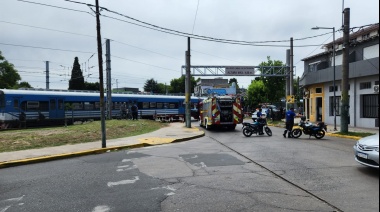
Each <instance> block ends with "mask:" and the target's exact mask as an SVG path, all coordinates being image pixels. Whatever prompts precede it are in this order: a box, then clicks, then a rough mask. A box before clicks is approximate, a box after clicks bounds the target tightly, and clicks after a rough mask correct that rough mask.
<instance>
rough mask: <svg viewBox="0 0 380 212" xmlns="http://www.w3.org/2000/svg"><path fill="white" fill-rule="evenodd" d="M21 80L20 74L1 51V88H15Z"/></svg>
mask: <svg viewBox="0 0 380 212" xmlns="http://www.w3.org/2000/svg"><path fill="white" fill-rule="evenodd" d="M19 80H21V77H20V75H19V74H18V72H17V70H16V69H15V68H14V66H13V64H12V63H9V62H8V61H7V60H6V59H5V58H4V57H3V56H2V54H1V51H0V88H13V87H14V86H16V85H17V81H19Z"/></svg>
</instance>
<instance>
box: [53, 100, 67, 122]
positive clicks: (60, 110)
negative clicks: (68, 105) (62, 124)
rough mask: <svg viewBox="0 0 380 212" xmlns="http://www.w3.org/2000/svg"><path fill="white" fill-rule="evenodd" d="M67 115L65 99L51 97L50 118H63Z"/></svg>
mask: <svg viewBox="0 0 380 212" xmlns="http://www.w3.org/2000/svg"><path fill="white" fill-rule="evenodd" d="M64 117H65V106H64V101H63V99H61V98H54V99H50V101H49V118H51V119H63V118H64Z"/></svg>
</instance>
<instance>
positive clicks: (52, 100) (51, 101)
mask: <svg viewBox="0 0 380 212" xmlns="http://www.w3.org/2000/svg"><path fill="white" fill-rule="evenodd" d="M50 110H55V99H50Z"/></svg>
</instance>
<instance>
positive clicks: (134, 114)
mask: <svg viewBox="0 0 380 212" xmlns="http://www.w3.org/2000/svg"><path fill="white" fill-rule="evenodd" d="M131 110H132V119H133V120H137V114H138V113H139V108H138V107H137V105H136V103H135V104H133V106H132V107H131Z"/></svg>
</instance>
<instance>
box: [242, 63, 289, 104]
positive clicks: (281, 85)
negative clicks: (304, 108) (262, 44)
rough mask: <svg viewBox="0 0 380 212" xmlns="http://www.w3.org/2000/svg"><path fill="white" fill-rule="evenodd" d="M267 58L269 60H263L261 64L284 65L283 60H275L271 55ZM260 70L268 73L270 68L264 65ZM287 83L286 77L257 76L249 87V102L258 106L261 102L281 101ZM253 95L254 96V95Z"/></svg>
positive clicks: (262, 72)
mask: <svg viewBox="0 0 380 212" xmlns="http://www.w3.org/2000/svg"><path fill="white" fill-rule="evenodd" d="M267 59H268V61H267V62H262V63H260V64H259V66H284V64H283V63H282V61H279V60H274V61H273V60H271V59H270V57H269V56H268V57H267ZM260 71H261V74H266V73H269V71H270V68H265V67H263V68H262V69H261V70H260ZM258 82H261V83H258ZM285 85H286V79H285V77H265V76H260V77H256V78H255V80H254V81H252V83H251V85H250V86H249V88H248V101H249V102H248V104H249V105H251V106H252V107H256V106H257V105H258V104H259V103H264V102H265V103H268V102H269V103H275V102H280V101H281V98H282V97H284V96H285ZM252 89H253V90H252ZM251 95H254V96H253V97H252V96H251Z"/></svg>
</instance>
